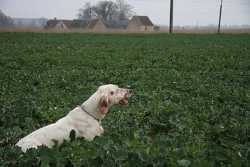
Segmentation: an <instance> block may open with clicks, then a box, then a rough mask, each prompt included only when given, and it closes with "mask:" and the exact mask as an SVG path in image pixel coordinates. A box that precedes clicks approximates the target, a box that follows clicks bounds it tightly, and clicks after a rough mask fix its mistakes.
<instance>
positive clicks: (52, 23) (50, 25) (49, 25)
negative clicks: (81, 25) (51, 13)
mask: <svg viewBox="0 0 250 167" xmlns="http://www.w3.org/2000/svg"><path fill="white" fill-rule="evenodd" d="M60 22H62V23H63V24H65V25H66V26H67V27H70V25H71V22H72V21H71V20H56V19H54V20H48V21H47V24H46V26H45V27H46V28H53V27H55V26H56V25H57V24H58V23H60Z"/></svg>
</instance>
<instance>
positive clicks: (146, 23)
mask: <svg viewBox="0 0 250 167" xmlns="http://www.w3.org/2000/svg"><path fill="white" fill-rule="evenodd" d="M132 19H136V20H138V21H139V22H140V23H141V24H142V25H144V26H154V24H153V23H152V22H151V20H150V19H149V18H148V16H134V17H133V18H132Z"/></svg>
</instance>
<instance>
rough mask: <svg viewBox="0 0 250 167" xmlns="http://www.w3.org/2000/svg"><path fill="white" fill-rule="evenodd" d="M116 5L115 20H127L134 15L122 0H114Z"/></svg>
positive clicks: (128, 5) (131, 9)
mask: <svg viewBox="0 0 250 167" xmlns="http://www.w3.org/2000/svg"><path fill="white" fill-rule="evenodd" d="M116 4H117V13H116V14H117V16H116V17H117V18H116V19H117V20H128V19H129V18H130V17H132V16H133V15H134V12H133V7H132V6H131V5H130V4H128V3H126V2H125V1H124V0H116Z"/></svg>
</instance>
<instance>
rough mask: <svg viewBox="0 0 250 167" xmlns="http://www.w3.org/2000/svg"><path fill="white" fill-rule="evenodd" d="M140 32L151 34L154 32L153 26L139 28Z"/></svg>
mask: <svg viewBox="0 0 250 167" xmlns="http://www.w3.org/2000/svg"><path fill="white" fill-rule="evenodd" d="M140 31H147V32H152V31H154V26H140Z"/></svg>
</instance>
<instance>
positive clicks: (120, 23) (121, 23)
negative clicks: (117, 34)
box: [105, 20, 129, 29]
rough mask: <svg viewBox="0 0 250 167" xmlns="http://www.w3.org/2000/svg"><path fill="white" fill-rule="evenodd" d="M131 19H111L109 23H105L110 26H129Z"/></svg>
mask: <svg viewBox="0 0 250 167" xmlns="http://www.w3.org/2000/svg"><path fill="white" fill-rule="evenodd" d="M128 23H129V21H128V20H120V21H111V22H109V23H106V24H105V25H106V26H107V27H108V28H117V29H119V28H123V29H124V28H126V27H127V26H128Z"/></svg>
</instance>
